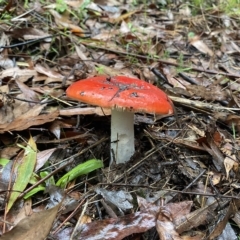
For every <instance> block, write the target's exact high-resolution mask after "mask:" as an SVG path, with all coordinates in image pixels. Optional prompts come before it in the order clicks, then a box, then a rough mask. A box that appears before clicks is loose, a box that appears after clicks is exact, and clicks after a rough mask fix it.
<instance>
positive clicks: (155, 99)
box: [66, 76, 173, 114]
mask: <svg viewBox="0 0 240 240" xmlns="http://www.w3.org/2000/svg"><path fill="white" fill-rule="evenodd" d="M66 94H67V96H68V97H70V98H72V99H76V100H79V101H82V102H85V103H89V104H92V105H97V106H101V107H104V108H116V109H119V110H120V109H122V110H127V111H131V112H146V113H152V114H172V113H173V104H172V101H171V100H170V99H169V98H168V96H167V95H166V94H165V93H164V92H163V91H162V90H160V89H159V88H157V87H155V86H153V85H152V84H150V83H147V82H145V81H143V80H139V79H135V78H130V77H126V76H117V77H108V76H98V77H93V78H88V79H85V80H80V81H78V82H75V83H73V84H72V85H71V86H70V87H68V89H67V91H66Z"/></svg>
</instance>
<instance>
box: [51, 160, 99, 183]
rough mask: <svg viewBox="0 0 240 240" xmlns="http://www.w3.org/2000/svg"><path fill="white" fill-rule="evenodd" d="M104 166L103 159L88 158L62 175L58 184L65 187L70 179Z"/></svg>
mask: <svg viewBox="0 0 240 240" xmlns="http://www.w3.org/2000/svg"><path fill="white" fill-rule="evenodd" d="M101 167H103V163H102V161H101V160H97V159H91V160H88V161H87V162H85V163H81V164H79V165H78V166H76V167H75V168H73V169H72V170H71V171H70V172H68V173H66V174H65V175H64V176H62V177H61V178H60V179H59V180H58V182H57V184H56V186H60V187H65V186H66V184H67V183H69V182H70V181H72V180H73V179H75V178H77V177H79V176H81V175H84V174H88V173H90V172H92V171H94V170H96V169H98V168H101Z"/></svg>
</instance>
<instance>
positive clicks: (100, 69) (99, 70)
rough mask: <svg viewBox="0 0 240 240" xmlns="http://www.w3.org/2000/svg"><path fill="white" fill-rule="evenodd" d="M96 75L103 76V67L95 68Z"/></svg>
mask: <svg viewBox="0 0 240 240" xmlns="http://www.w3.org/2000/svg"><path fill="white" fill-rule="evenodd" d="M95 69H96V71H97V73H98V74H100V75H101V74H104V66H99V67H95Z"/></svg>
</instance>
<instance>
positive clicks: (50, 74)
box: [35, 64, 63, 80]
mask: <svg viewBox="0 0 240 240" xmlns="http://www.w3.org/2000/svg"><path fill="white" fill-rule="evenodd" d="M35 70H36V71H37V72H39V73H42V74H44V75H46V76H48V77H50V78H57V79H61V80H62V78H63V75H61V74H60V73H58V72H55V71H54V70H51V69H49V68H45V67H43V66H42V65H40V64H36V66H35Z"/></svg>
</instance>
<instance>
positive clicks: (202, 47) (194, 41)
mask: <svg viewBox="0 0 240 240" xmlns="http://www.w3.org/2000/svg"><path fill="white" fill-rule="evenodd" d="M189 41H190V44H191V45H192V46H194V47H195V48H196V49H197V50H198V51H199V52H201V53H204V54H208V55H209V56H211V57H212V56H213V55H214V54H213V51H212V50H211V49H210V48H209V47H208V46H207V45H206V44H205V43H204V42H203V41H202V40H200V37H199V36H194V37H192V38H189Z"/></svg>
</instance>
